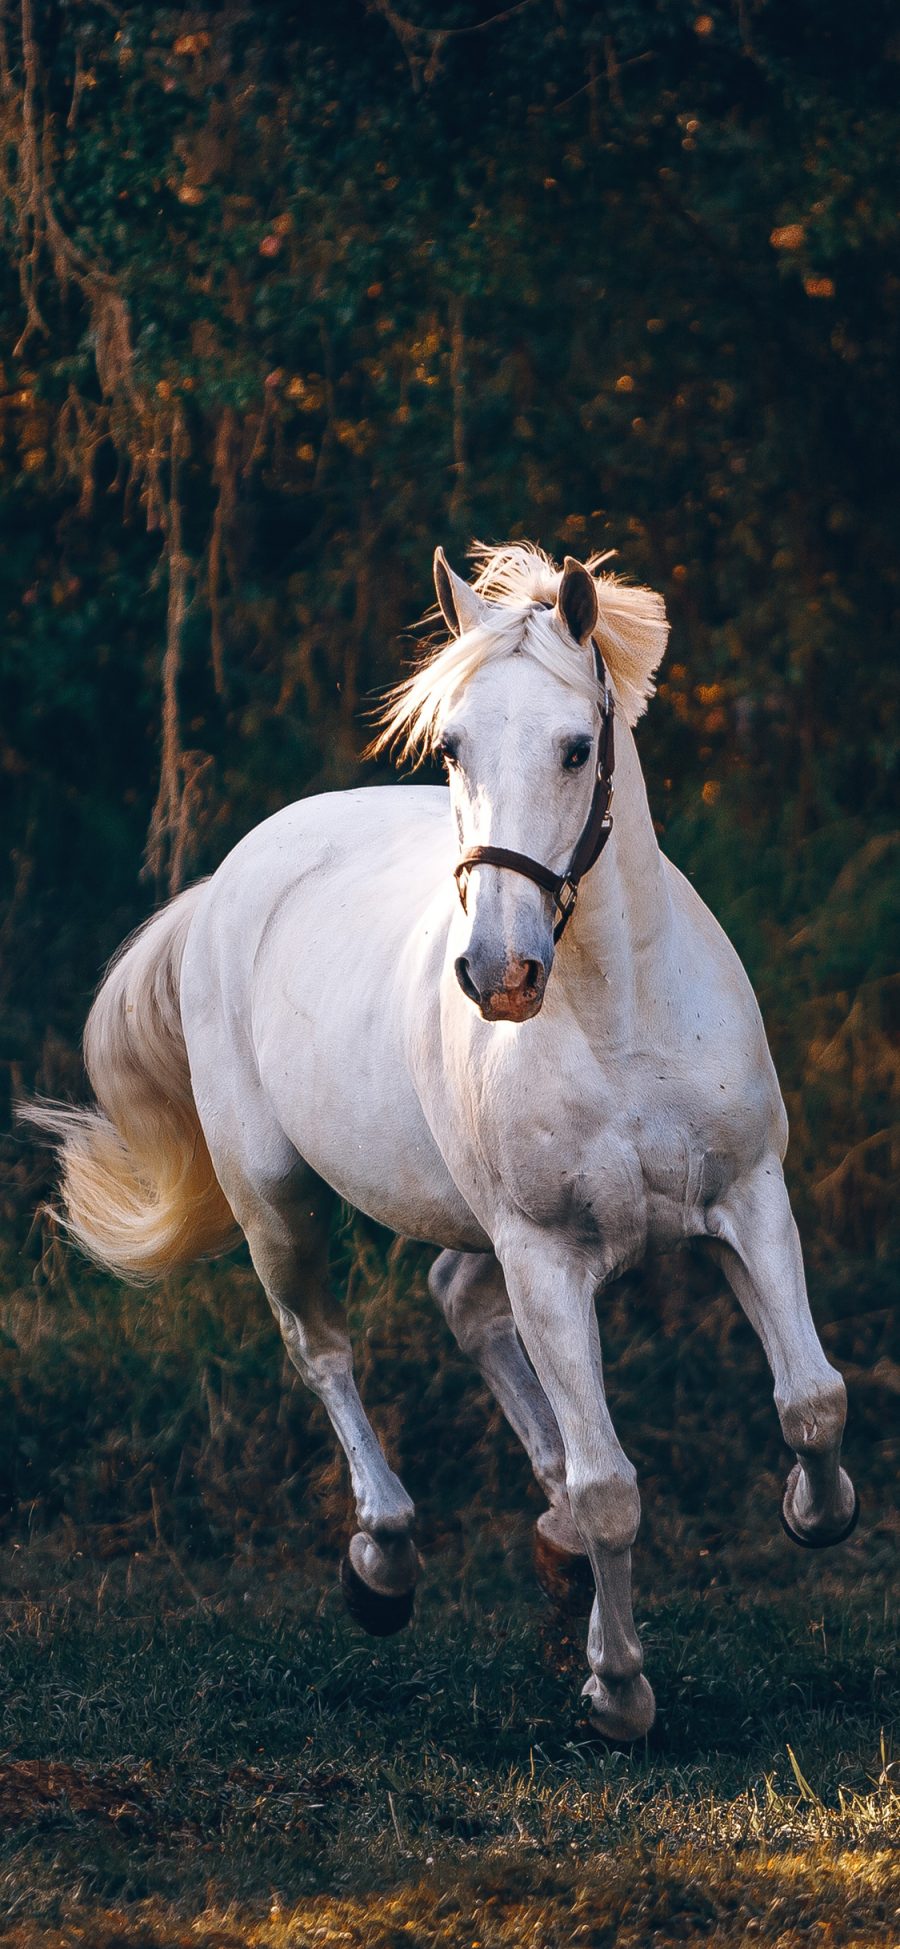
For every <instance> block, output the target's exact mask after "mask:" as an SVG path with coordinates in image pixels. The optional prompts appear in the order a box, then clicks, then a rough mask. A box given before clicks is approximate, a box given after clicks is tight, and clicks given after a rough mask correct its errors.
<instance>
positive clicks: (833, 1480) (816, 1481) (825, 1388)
mask: <svg viewBox="0 0 900 1949" xmlns="http://www.w3.org/2000/svg"><path fill="white" fill-rule="evenodd" d="M709 1229H710V1237H711V1240H712V1246H713V1251H714V1253H715V1255H716V1257H717V1258H718V1259H719V1262H720V1264H721V1266H722V1268H723V1270H724V1272H725V1274H726V1277H727V1278H728V1280H729V1283H730V1284H731V1286H732V1287H733V1288H734V1291H735V1293H736V1294H737V1297H738V1299H739V1300H740V1303H741V1305H742V1307H743V1309H744V1312H745V1313H746V1315H747V1318H748V1320H749V1321H750V1324H751V1326H753V1327H755V1329H756V1332H757V1333H758V1334H759V1337H760V1340H761V1341H762V1344H763V1347H764V1349H765V1353H766V1358H767V1360H768V1362H769V1366H770V1367H771V1369H772V1376H773V1379H774V1382H775V1405H776V1407H777V1409H778V1417H779V1420H780V1422H781V1429H782V1433H783V1435H784V1439H785V1441H786V1442H787V1445H788V1447H789V1448H792V1449H793V1450H794V1454H795V1455H796V1457H797V1461H796V1464H795V1466H794V1468H793V1469H792V1470H791V1473H790V1475H789V1477H788V1482H787V1489H786V1492H785V1497H784V1504H783V1508H782V1521H783V1523H784V1527H785V1529H786V1530H787V1533H788V1535H789V1536H790V1537H791V1538H792V1540H793V1541H794V1542H795V1543H800V1544H802V1545H803V1546H804V1547H805V1548H807V1549H824V1548H825V1547H826V1546H827V1545H828V1544H831V1543H843V1541H844V1539H845V1538H846V1537H847V1536H849V1535H850V1533H851V1531H852V1530H853V1529H855V1527H856V1521H857V1516H858V1513H859V1505H858V1502H857V1498H856V1494H855V1491H854V1488H853V1484H852V1482H851V1481H850V1477H849V1476H848V1475H847V1474H846V1472H845V1471H844V1469H842V1468H841V1466H840V1454H841V1438H842V1436H843V1432H844V1421H845V1418H846V1413H847V1395H846V1390H845V1388H844V1383H843V1380H842V1379H841V1376H840V1374H839V1373H838V1372H837V1370H836V1369H835V1368H834V1367H832V1366H830V1364H829V1362H828V1361H827V1360H826V1358H825V1354H824V1351H823V1349H822V1345H821V1342H820V1340H819V1336H818V1334H817V1332H816V1329H815V1326H814V1325H813V1320H812V1315H811V1313H810V1310H809V1301H808V1299H807V1296H806V1281H805V1278H804V1275H803V1258H802V1254H801V1251H800V1240H799V1238H798V1235H797V1227H796V1225H795V1223H794V1219H793V1215H792V1212H791V1208H790V1204H789V1202H788V1195H787V1190H786V1188H785V1183H784V1177H783V1175H782V1171H781V1165H780V1162H779V1160H778V1158H777V1157H774V1156H772V1157H767V1158H765V1159H764V1160H763V1162H762V1163H761V1164H760V1165H758V1166H757V1168H756V1169H755V1170H754V1171H753V1172H750V1173H749V1174H748V1175H747V1176H746V1177H744V1178H741V1179H740V1180H739V1181H738V1182H737V1183H736V1184H735V1185H734V1186H733V1187H732V1189H731V1191H730V1192H729V1193H728V1195H727V1197H725V1198H724V1199H722V1200H721V1201H720V1203H719V1204H718V1205H717V1206H716V1207H715V1208H714V1209H713V1211H711V1212H710V1214H709Z"/></svg>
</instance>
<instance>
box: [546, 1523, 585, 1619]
mask: <svg viewBox="0 0 900 1949" xmlns="http://www.w3.org/2000/svg"><path fill="white" fill-rule="evenodd" d="M534 1569H535V1575H536V1577H537V1580H538V1583H539V1584H540V1586H541V1589H542V1590H543V1591H545V1592H546V1594H547V1596H548V1597H552V1599H553V1602H554V1604H558V1605H559V1607H560V1609H561V1610H564V1611H569V1612H570V1613H571V1614H572V1616H574V1617H584V1616H586V1615H587V1613H588V1612H589V1611H590V1608H591V1605H592V1604H593V1601H594V1573H593V1570H592V1569H591V1564H590V1558H589V1557H587V1556H585V1554H584V1552H583V1550H577V1551H576V1550H566V1549H564V1548H563V1546H562V1544H561V1543H555V1542H553V1541H552V1540H551V1538H550V1537H549V1536H547V1535H546V1534H545V1532H544V1531H543V1530H542V1529H541V1525H540V1521H538V1522H537V1523H536V1524H535V1531H534Z"/></svg>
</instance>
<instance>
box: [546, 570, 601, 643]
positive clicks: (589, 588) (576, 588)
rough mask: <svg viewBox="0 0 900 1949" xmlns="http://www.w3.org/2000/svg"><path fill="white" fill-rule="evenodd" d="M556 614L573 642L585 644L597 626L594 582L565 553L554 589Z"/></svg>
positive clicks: (589, 574)
mask: <svg viewBox="0 0 900 1949" xmlns="http://www.w3.org/2000/svg"><path fill="white" fill-rule="evenodd" d="M556 614H557V618H558V620H559V621H560V622H561V623H562V624H563V627H564V628H565V629H567V630H568V632H569V635H570V636H574V638H575V641H576V643H581V644H585V643H589V642H590V640H591V637H592V636H593V634H594V630H595V629H596V627H597V584H596V582H595V581H594V578H593V576H592V574H591V572H590V570H589V569H586V568H584V567H583V566H582V564H581V562H576V561H575V558H574V556H572V555H567V556H566V559H565V562H564V563H563V572H562V575H561V577H560V583H559V588H558V589H557V592H556Z"/></svg>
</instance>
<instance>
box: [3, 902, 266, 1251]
mask: <svg viewBox="0 0 900 1949" xmlns="http://www.w3.org/2000/svg"><path fill="white" fill-rule="evenodd" d="M199 893H200V887H199V886H198V887H190V888H188V889H187V891H186V892H184V893H180V894H178V895H177V896H176V898H175V899H174V900H172V901H170V902H169V905H168V906H166V907H163V908H162V910H161V911H160V912H159V913H157V914H154V915H153V917H152V918H151V919H150V920H149V921H147V922H146V923H145V925H144V926H143V927H141V928H139V929H138V931H137V933H136V934H133V935H132V936H131V938H130V939H129V940H127V941H126V942H125V943H124V945H123V946H122V947H121V948H120V949H119V952H118V954H117V955H116V956H115V958H114V960H113V961H112V962H111V964H110V967H109V969H108V970H107V973H106V975H105V977H104V980H103V982H102V984H101V987H100V989H99V991H98V994H97V998H96V1000H95V1002H94V1005H93V1008H92V1009H91V1012H90V1015H89V1016H88V1019H87V1024H86V1026H85V1032H84V1060H85V1067H86V1069H87V1073H88V1077H89V1080H90V1083H91V1086H92V1089H93V1092H94V1096H95V1098H96V1107H94V1108H91V1109H85V1110H79V1109H73V1108H72V1107H71V1106H70V1105H68V1104H64V1103H48V1102H40V1101H39V1102H37V1103H34V1104H30V1105H28V1106H27V1107H25V1108H24V1110H23V1112H22V1114H23V1115H24V1117H25V1118H26V1119H27V1121H28V1122H30V1123H33V1124H37V1125H38V1127H39V1128H40V1129H42V1130H45V1131H47V1132H48V1133H49V1135H50V1136H51V1138H53V1139H54V1140H55V1141H56V1142H57V1143H58V1145H59V1151H60V1163H61V1193H62V1210H61V1211H59V1212H58V1213H57V1214H56V1215H57V1216H58V1218H59V1219H60V1220H61V1222H62V1224H63V1225H64V1227H65V1229H66V1230H67V1231H68V1232H69V1233H70V1235H71V1237H72V1238H74V1239H75V1240H76V1241H77V1243H78V1244H79V1245H80V1246H81V1249H82V1251H83V1252H86V1253H87V1254H88V1256H89V1258H91V1259H94V1260H96V1262H97V1264H98V1265H101V1266H105V1267H106V1268H107V1269H108V1270H109V1271H110V1272H115V1273H118V1274H119V1276H120V1277H122V1278H124V1279H129V1280H131V1281H132V1282H133V1283H135V1284H138V1285H140V1284H143V1283H145V1282H149V1281H150V1280H153V1279H158V1278H159V1277H160V1276H161V1275H162V1274H163V1273H166V1272H171V1271H173V1270H174V1269H175V1268H176V1267H178V1266H185V1265H190V1264H191V1263H192V1261H193V1260H195V1259H199V1258H203V1257H207V1256H209V1255H211V1254H214V1253H216V1252H220V1251H223V1250H224V1249H225V1248H226V1247H227V1246H228V1245H229V1244H230V1243H231V1242H232V1239H233V1237H234V1234H235V1223H234V1218H233V1216H232V1213H231V1210H230V1207H229V1205H228V1203H227V1200H226V1198H225V1194H224V1192H223V1191H222V1188H221V1186H220V1184H219V1182H218V1180H217V1178H216V1174H215V1172H214V1170H213V1166H212V1159H211V1158H210V1155H209V1151H208V1149H207V1146H206V1139H205V1137H204V1135H203V1131H202V1128H201V1125H200V1119H199V1117H198V1115H197V1107H196V1104H195V1102H194V1097H193V1092H192V1090H191V1078H190V1070H189V1067H188V1057H187V1049H186V1046H185V1040H184V1031H183V1029H182V1024H181V1007H180V1002H179V977H180V973H181V962H182V957H183V954H184V947H185V942H186V940H187V934H188V929H189V927H190V924H191V920H192V918H193V914H194V909H195V906H196V902H197V898H198V895H199Z"/></svg>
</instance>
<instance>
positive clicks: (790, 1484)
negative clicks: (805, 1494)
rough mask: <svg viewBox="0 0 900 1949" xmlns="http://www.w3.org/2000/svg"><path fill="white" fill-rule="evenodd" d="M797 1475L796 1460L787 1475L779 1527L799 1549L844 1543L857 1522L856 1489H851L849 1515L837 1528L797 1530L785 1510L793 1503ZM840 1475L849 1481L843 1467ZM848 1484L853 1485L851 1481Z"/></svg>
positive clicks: (827, 1548)
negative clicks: (851, 1500) (851, 1497)
mask: <svg viewBox="0 0 900 1949" xmlns="http://www.w3.org/2000/svg"><path fill="white" fill-rule="evenodd" d="M799 1475H800V1464H799V1462H797V1463H795V1465H794V1467H793V1468H792V1469H791V1472H790V1475H789V1476H788V1480H787V1488H786V1490H785V1492H784V1501H783V1503H782V1505H781V1527H782V1529H783V1530H784V1533H785V1535H786V1536H789V1537H790V1539H791V1542H792V1543H796V1544H798V1545H799V1548H800V1549H801V1550H832V1549H834V1547H835V1545H836V1544H837V1543H846V1541H847V1538H848V1536H852V1535H853V1531H854V1530H855V1528H856V1525H857V1523H858V1522H859V1496H858V1495H857V1493H856V1490H855V1489H854V1490H853V1508H852V1510H851V1512H850V1516H849V1518H848V1520H847V1521H846V1522H844V1523H842V1524H841V1526H840V1528H839V1529H820V1530H806V1531H803V1530H798V1529H795V1528H794V1525H793V1523H791V1522H790V1521H789V1520H788V1513H787V1512H788V1508H789V1507H792V1505H793V1498H794V1491H795V1489H796V1487H797V1482H798V1479H799ZM841 1475H842V1476H843V1477H844V1481H845V1482H848V1483H849V1482H850V1478H849V1476H847V1475H844V1471H843V1469H842V1470H841ZM850 1486H851V1487H852V1486H853V1485H852V1483H851V1484H850Z"/></svg>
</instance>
